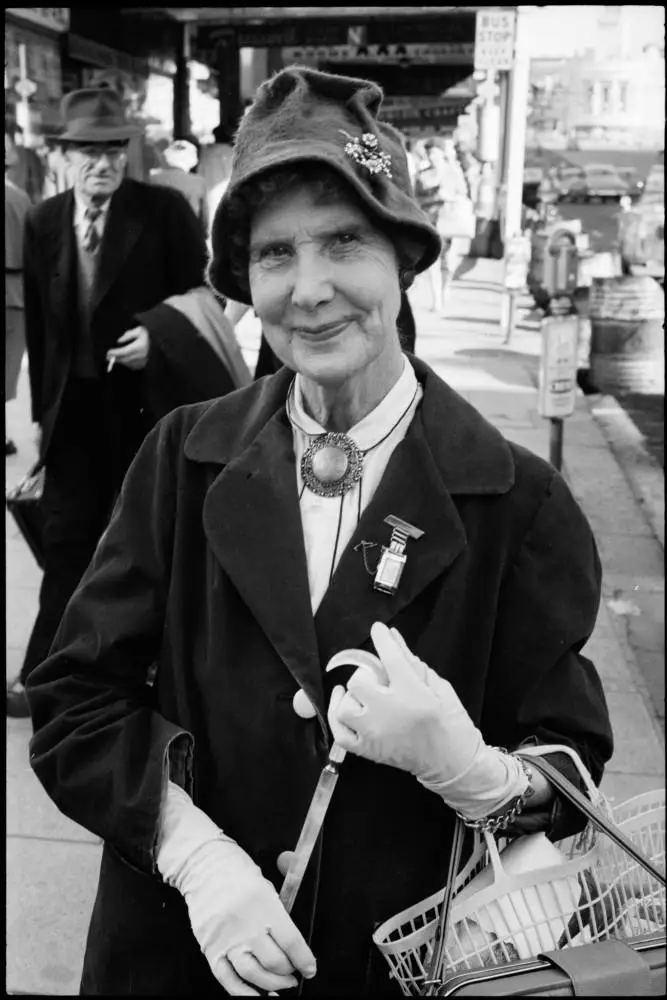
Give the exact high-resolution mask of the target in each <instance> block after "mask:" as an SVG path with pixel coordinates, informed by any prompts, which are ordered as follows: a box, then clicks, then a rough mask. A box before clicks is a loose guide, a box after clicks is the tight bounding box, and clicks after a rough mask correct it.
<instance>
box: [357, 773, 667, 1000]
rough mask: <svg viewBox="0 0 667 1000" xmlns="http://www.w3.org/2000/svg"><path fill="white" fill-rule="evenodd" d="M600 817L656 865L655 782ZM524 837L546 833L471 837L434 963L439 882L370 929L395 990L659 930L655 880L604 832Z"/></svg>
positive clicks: (660, 903) (661, 838)
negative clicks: (555, 838) (505, 839)
mask: <svg viewBox="0 0 667 1000" xmlns="http://www.w3.org/2000/svg"><path fill="white" fill-rule="evenodd" d="M610 818H611V819H612V820H613V823H614V824H615V825H616V826H617V827H618V828H619V829H620V830H621V831H622V832H623V833H625V835H626V836H627V837H628V838H629V839H630V840H631V841H632V843H633V844H634V845H635V846H636V847H637V848H638V849H639V850H640V851H641V852H642V853H643V854H644V855H645V856H646V857H647V858H649V860H651V861H653V863H654V864H655V865H656V867H658V868H663V869H664V863H665V792H664V789H661V790H658V791H655V792H648V793H646V794H644V795H640V796H637V797H635V798H633V799H630V800H629V801H627V802H624V803H622V804H621V805H619V806H618V807H617V808H615V809H614V810H613V811H612V815H611V817H610ZM534 838H544V839H545V840H546V838H545V835H544V834H531V835H528V836H527V837H521V838H519V839H518V840H516V841H513V842H512V843H510V844H506V845H505V846H503V845H502V843H501V844H497V843H496V842H495V841H494V839H493V837H491V836H489V835H486V836H485V838H483V837H481V836H479V835H476V839H475V844H474V847H473V852H472V855H471V857H470V859H469V860H468V863H467V865H466V866H465V868H464V869H463V870H462V871H461V872H460V873H459V875H458V877H457V879H456V881H455V888H454V896H453V900H452V904H451V912H450V916H449V921H448V926H447V930H446V939H445V943H444V947H443V948H442V956H441V958H440V967H438V968H435V969H434V968H433V964H434V958H433V956H434V951H435V949H436V947H437V931H438V926H439V924H440V918H441V909H442V906H443V901H444V899H445V891H446V890H445V889H442V890H441V891H440V892H438V893H435V894H434V895H432V896H430V897H429V898H428V899H425V900H422V901H421V902H420V903H417V904H415V905H414V906H412V907H410V908H408V909H406V910H403V911H402V912H401V913H399V914H397V915H396V916H394V917H392V918H391V919H390V920H388V921H386V922H385V923H384V924H382V925H381V926H380V927H379V928H378V929H377V930H376V932H375V934H374V935H373V940H374V942H375V944H376V945H377V947H378V948H379V950H380V951H381V953H382V954H383V955H384V957H385V959H386V960H387V962H388V964H389V967H390V969H391V975H392V978H393V979H395V980H396V981H397V983H398V984H399V985H400V987H401V990H402V992H403V994H404V995H405V996H418V995H420V994H423V992H424V985H425V983H426V982H427V981H432V978H436V979H437V980H438V981H440V982H443V981H444V980H445V979H446V978H448V977H449V976H451V975H453V974H459V973H462V972H468V971H473V970H479V969H483V968H492V967H496V966H502V965H507V964H508V963H510V962H515V961H519V960H521V959H525V958H532V957H534V956H536V955H538V954H540V953H543V952H548V951H554V950H557V949H562V948H570V947H577V946H578V945H584V944H592V943H596V942H599V941H604V940H608V939H611V938H614V939H620V940H623V941H629V940H630V939H632V938H635V937H638V936H641V935H644V934H647V933H652V932H655V931H663V932H664V930H665V925H666V921H665V887H664V883H661V882H660V881H658V879H657V878H654V877H653V876H652V875H651V874H649V873H648V872H647V871H645V870H644V869H642V867H641V866H640V865H639V864H638V863H637V862H636V861H635V860H634V859H633V858H632V857H631V856H630V855H629V854H628V853H627V852H626V851H624V850H623V849H622V848H621V847H619V846H618V845H617V844H616V843H614V842H613V841H611V840H610V838H609V837H607V836H603V835H600V834H598V832H597V831H596V830H594V828H593V827H592V826H591V825H590V824H589V826H587V828H586V829H585V830H584V832H583V833H582V834H580V835H579V836H577V837H571V838H568V839H567V840H565V841H561V842H560V843H559V844H558V845H557V846H556V845H554V844H551V843H549V842H548V841H547V842H546V843H547V844H548V849H547V850H546V852H545V850H544V843H541V842H539V841H538V840H536V839H534ZM531 854H533V855H534V856H535V857H536V858H537V859H539V861H538V864H539V867H533V866H532V865H531V857H530V855H531ZM535 857H533V858H532V860H535ZM526 861H527V863H525V862H526ZM531 868H532V870H531ZM429 977H432V978H431V979H430V978H429Z"/></svg>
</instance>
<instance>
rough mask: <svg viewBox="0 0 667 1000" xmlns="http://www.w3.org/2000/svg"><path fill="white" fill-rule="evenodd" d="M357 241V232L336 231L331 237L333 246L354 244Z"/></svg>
mask: <svg viewBox="0 0 667 1000" xmlns="http://www.w3.org/2000/svg"><path fill="white" fill-rule="evenodd" d="M357 243H359V235H358V234H357V233H337V234H336V236H334V238H333V245H334V247H335V248H338V247H350V246H355V245H356V244H357Z"/></svg>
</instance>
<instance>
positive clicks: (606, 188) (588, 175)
mask: <svg viewBox="0 0 667 1000" xmlns="http://www.w3.org/2000/svg"><path fill="white" fill-rule="evenodd" d="M629 193H630V188H629V186H628V184H627V183H626V181H624V180H623V178H622V177H621V175H620V174H619V172H618V170H617V169H616V167H612V166H608V165H607V164H597V163H587V164H585V165H584V166H583V167H582V176H581V177H579V178H577V179H576V180H574V181H573V182H572V184H571V185H570V188H569V192H568V199H569V200H570V201H593V200H594V199H595V198H599V199H600V200H601V201H620V199H621V198H622V197H623V196H624V195H628V194H629Z"/></svg>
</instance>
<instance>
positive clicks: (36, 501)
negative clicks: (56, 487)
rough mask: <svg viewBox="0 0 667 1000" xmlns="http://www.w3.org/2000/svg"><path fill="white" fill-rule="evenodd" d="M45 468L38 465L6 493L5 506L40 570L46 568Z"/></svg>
mask: <svg viewBox="0 0 667 1000" xmlns="http://www.w3.org/2000/svg"><path fill="white" fill-rule="evenodd" d="M44 475H45V470H44V466H42V465H40V463H39V462H38V463H37V465H35V466H33V468H32V469H31V470H30V472H28V474H27V475H26V476H25V477H24V478H23V479H22V480H21V482H20V483H19V484H18V486H15V487H14V489H11V490H7V492H6V493H5V504H6V506H7V510H8V511H9V513H10V514H11V515H12V517H13V518H14V520H15V521H16V524H17V526H18V529H19V531H20V532H21V534H22V535H23V537H24V538H25V540H26V542H27V543H28V548H29V549H30V551H31V552H32V554H33V556H34V557H35V562H36V563H37V565H38V566H39V568H40V569H43V568H44V542H43V535H44V513H43V509H42V496H43V494H44Z"/></svg>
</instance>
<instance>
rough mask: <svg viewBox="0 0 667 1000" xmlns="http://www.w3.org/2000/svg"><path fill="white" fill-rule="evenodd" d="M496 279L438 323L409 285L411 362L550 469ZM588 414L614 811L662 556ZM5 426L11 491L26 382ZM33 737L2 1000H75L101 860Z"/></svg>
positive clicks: (474, 271)
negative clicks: (54, 792)
mask: <svg viewBox="0 0 667 1000" xmlns="http://www.w3.org/2000/svg"><path fill="white" fill-rule="evenodd" d="M500 273H501V269H500V265H499V263H498V262H496V261H485V260H480V261H476V262H474V266H473V267H471V268H470V269H469V270H468V272H467V273H466V274H465V275H464V276H462V278H461V280H459V281H458V282H457V283H456V284H455V285H454V287H453V288H452V290H451V298H450V299H449V300H448V303H447V309H446V316H445V318H444V319H443V318H441V317H437V316H435V315H434V314H432V313H430V312H429V311H428V309H427V308H426V306H427V305H428V292H427V290H426V287H425V283H424V281H423V279H418V281H417V283H416V285H415V288H414V291H413V292H411V298H412V300H413V307H414V310H415V318H416V320H417V330H418V334H417V353H418V354H419V355H420V357H422V358H423V359H424V360H425V361H426V362H427V363H428V364H430V365H432V366H433V367H434V368H435V369H436V370H437V371H438V373H439V374H440V375H442V377H443V378H444V379H445V380H446V381H448V382H449V383H450V384H451V385H452V386H453V387H454V388H455V389H457V391H459V392H460V393H461V394H462V395H464V396H465V397H466V398H467V399H469V400H470V401H471V402H472V403H473V405H474V406H476V407H477V408H478V409H479V410H480V411H481V412H482V413H484V414H485V416H487V417H488V418H489V419H490V420H491V421H492V422H493V423H494V424H496V425H497V426H498V427H499V428H500V429H501V430H502V431H503V433H504V434H505V435H506V436H507V437H508V438H510V439H511V440H513V441H516V442H517V443H519V444H522V445H524V446H525V447H527V448H530V449H531V450H532V451H534V452H536V453H537V454H539V455H541V456H542V457H544V458H547V456H548V441H549V430H548V422H547V421H545V420H543V419H542V418H540V417H539V415H538V414H537V411H536V388H535V387H536V380H537V371H538V368H539V353H540V335H539V329H538V327H537V326H536V324H534V323H530V322H526V321H525V320H522V319H521V315H522V314H520V320H519V327H518V329H517V330H516V331H515V334H514V335H513V338H512V342H511V344H510V346H509V347H504V346H503V345H502V335H501V334H500V331H499V328H498V315H499V286H498V281H499V278H500ZM238 332H239V339H240V341H241V344H242V348H243V351H244V355H245V357H246V361H247V362H248V364H249V365H250V366H251V367H254V363H255V361H256V356H257V349H258V336H259V331H258V325H257V322H256V320H255V319H254V317H253V316H252V314H249V315H248V316H247V317H246V318H245V319H244V320H243V321H242V323H241V324H240V325H239V331H238ZM591 400H592V401H591ZM591 400H586V399H585V398H584V397H580V399H579V401H578V406H577V411H576V413H575V415H574V416H572V417H570V418H569V419H568V420H567V422H566V427H565V469H564V473H565V475H566V477H567V479H568V480H569V482H570V485H571V488H572V490H573V492H574V494H575V496H576V497H577V499H578V500H579V501H580V503H581V504H582V506H583V508H584V510H585V512H586V514H587V515H588V518H589V520H590V522H591V524H592V526H593V529H594V531H595V534H596V537H597V540H598V544H599V546H600V551H601V557H602V562H603V567H604V594H603V597H604V599H603V602H602V605H601V608H600V614H599V618H598V623H597V627H596V629H595V633H594V635H593V636H592V638H591V640H590V642H589V644H588V646H587V647H586V649H585V650H584V652H585V654H586V655H588V656H589V657H590V658H591V659H592V660H593V661H594V662H595V663H596V665H597V667H598V670H599V671H600V674H601V675H602V678H603V681H604V685H605V690H606V692H607V697H608V701H609V707H610V711H611V716H612V723H613V726H614V732H615V737H616V750H615V754H614V757H613V760H612V761H611V763H610V766H609V768H608V770H607V772H606V774H605V777H604V780H603V785H602V787H603V790H604V791H605V792H606V794H607V795H608V796H610V797H611V798H612V799H615V800H617V801H619V802H620V801H623V800H624V799H626V798H629V797H631V796H632V795H635V794H638V793H639V792H641V791H644V790H648V789H651V788H657V787H660V786H662V785H664V682H663V680H662V663H663V660H664V613H663V594H664V556H663V548H662V545H661V543H660V541H659V540H658V537H657V531H656V530H655V528H654V527H653V526H652V525H653V524H655V523H656V518H657V520H658V521H659V520H660V518H659V516H658V514H657V513H656V512H659V509H660V503H661V502H662V505H663V508H662V509H663V511H664V491H663V490H662V487H661V486H660V487H658V486H657V485H656V483H657V480H656V479H655V476H653V475H652V473H653V472H655V470H654V469H653V468H652V466H651V464H650V461H649V464H648V466H647V469H648V473H647V475H648V478H647V477H646V476H643V477H642V475H641V474H638V472H639V473H641V472H642V470H643V472H646V471H647V470H646V468H643V463H644V458H643V457H642V449H641V443H640V442H639V443H638V442H636V441H635V444H634V447H633V444H632V434H631V431H632V427H631V428H630V438H629V439H628V428H627V427H625V438H624V442H625V443H624V444H622V446H621V447H620V451H619V445H618V433H619V429H618V428H619V425H618V415H617V413H616V409H615V408H614V406H613V405H612V404H613V401H608V400H606V399H605V398H600V397H591ZM596 409H597V411H598V412H597V414H596V413H595V411H596ZM599 411H607V412H599ZM7 420H8V434H9V435H10V436H11V437H13V438H14V440H15V441H16V443H17V445H18V446H19V454H18V455H17V456H15V457H13V458H10V459H8V460H7V463H6V469H7V486H8V487H10V486H12V485H14V484H15V483H17V482H18V481H19V480H20V478H21V477H22V475H23V474H24V473H25V472H26V471H27V469H28V468H29V467H30V465H31V463H32V461H34V458H35V452H34V447H33V445H32V442H31V436H30V435H31V429H30V420H29V414H28V389H27V379H26V374H25V372H23V373H22V376H21V384H20V389H19V398H18V399H17V400H16V401H15V402H13V403H10V404H8V406H7ZM606 435H610V437H611V439H612V443H613V445H614V449H615V450H613V449H612V447H610V439H609V438H608V437H607V436H606ZM619 462H620V463H621V464H619ZM633 463H634V464H633ZM636 466H641V467H642V468H640V469H639V470H638V469H637V467H636ZM631 484H632V485H631ZM638 484H639V485H638ZM647 484H648V485H647ZM638 497H640V498H641V499H642V501H643V502H641V503H640V502H639V500H638ZM647 510H648V511H649V513H650V514H652V515H653V516H652V517H651V516H649V515H647V513H645V511H647ZM6 549H7V558H6V573H7V647H8V650H7V676H8V677H13V676H15V675H16V673H17V672H18V669H19V666H20V663H21V659H22V655H23V650H24V648H25V644H26V642H27V639H28V635H29V632H30V628H31V626H32V620H33V617H34V614H35V609H36V602H37V592H38V588H39V582H40V573H39V571H38V569H37V567H36V566H35V563H34V560H33V559H32V556H31V555H30V553H29V551H28V550H27V548H26V546H25V545H24V543H23V541H22V539H21V537H20V535H19V534H18V532H17V529H16V526H15V524H14V522H13V521H12V519H11V518H9V516H8V515H6ZM30 732H31V730H30V723H29V722H28V721H23V720H13V719H9V720H8V721H7V739H8V745H7V876H8V877H7V982H6V987H7V992H9V993H31V994H38V995H39V994H41V995H47V996H68V995H69V996H71V995H74V994H76V993H77V992H78V984H79V976H80V971H81V962H82V956H83V948H84V943H85V934H86V929H87V925H88V920H89V917H90V911H91V907H92V903H93V899H94V893H95V887H96V879H97V870H98V867H99V860H100V851H101V849H100V844H99V841H98V840H97V838H95V837H94V836H92V835H91V834H89V833H88V832H87V831H85V830H82V829H81V828H80V827H78V826H76V825H75V824H73V823H71V822H70V821H69V820H67V819H66V818H65V817H63V816H61V815H60V813H59V812H58V811H57V809H56V808H55V806H54V805H53V804H52V803H51V801H50V800H49V799H48V798H47V796H46V794H45V793H44V792H43V791H42V789H41V786H40V785H39V783H38V782H37V779H36V778H35V777H34V775H33V774H32V771H31V769H30V766H29V763H28V750H27V745H28V739H29V736H30Z"/></svg>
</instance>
